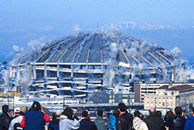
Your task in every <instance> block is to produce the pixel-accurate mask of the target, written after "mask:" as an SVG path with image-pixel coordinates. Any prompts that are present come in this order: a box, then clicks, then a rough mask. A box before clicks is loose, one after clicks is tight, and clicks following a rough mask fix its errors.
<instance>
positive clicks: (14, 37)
mask: <svg viewBox="0 0 194 130" xmlns="http://www.w3.org/2000/svg"><path fill="white" fill-rule="evenodd" d="M193 12H194V1H193V0H0V53H1V54H0V62H2V61H4V60H8V59H9V55H10V54H11V52H12V51H13V50H14V47H15V46H18V47H20V48H24V49H23V50H26V48H27V45H28V43H29V42H31V41H33V40H38V41H41V42H46V41H50V40H54V39H57V38H60V37H64V36H66V35H68V34H71V33H72V32H73V31H74V30H75V29H76V28H79V29H81V30H82V31H96V30H100V29H102V28H112V27H113V28H117V29H120V30H124V31H125V32H126V31H127V32H128V34H129V35H130V36H135V37H137V38H140V39H143V40H148V41H150V42H156V43H157V44H159V45H160V46H162V47H164V48H166V49H168V50H171V49H173V48H174V47H178V48H179V49H180V50H181V51H182V56H183V57H184V58H190V57H194V51H193V50H194V37H193V34H194V15H193ZM21 50H22V49H21ZM193 59H194V58H193Z"/></svg>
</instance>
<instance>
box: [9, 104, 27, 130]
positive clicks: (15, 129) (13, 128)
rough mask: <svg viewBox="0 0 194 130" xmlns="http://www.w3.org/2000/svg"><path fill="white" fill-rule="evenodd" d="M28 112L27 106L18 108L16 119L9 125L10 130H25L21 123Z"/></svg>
mask: <svg viewBox="0 0 194 130" xmlns="http://www.w3.org/2000/svg"><path fill="white" fill-rule="evenodd" d="M26 110H27V107H26V106H22V107H21V108H16V109H15V117H14V119H13V120H12V121H11V123H10V125H9V130H23V128H22V126H21V125H20V123H21V121H22V118H23V116H24V113H25V112H26Z"/></svg>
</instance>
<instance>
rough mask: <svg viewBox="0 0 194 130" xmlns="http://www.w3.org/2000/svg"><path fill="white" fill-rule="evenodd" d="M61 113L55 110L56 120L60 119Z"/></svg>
mask: <svg viewBox="0 0 194 130" xmlns="http://www.w3.org/2000/svg"><path fill="white" fill-rule="evenodd" d="M61 113H62V112H61V111H60V110H57V111H56V113H55V115H56V118H58V117H60V116H61Z"/></svg>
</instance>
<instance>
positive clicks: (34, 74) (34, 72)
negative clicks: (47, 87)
mask: <svg viewBox="0 0 194 130" xmlns="http://www.w3.org/2000/svg"><path fill="white" fill-rule="evenodd" d="M33 80H36V66H35V65H34V64H33Z"/></svg>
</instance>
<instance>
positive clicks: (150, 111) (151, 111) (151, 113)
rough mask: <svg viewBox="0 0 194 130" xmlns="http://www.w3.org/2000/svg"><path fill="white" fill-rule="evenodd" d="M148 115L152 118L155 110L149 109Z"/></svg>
mask: <svg viewBox="0 0 194 130" xmlns="http://www.w3.org/2000/svg"><path fill="white" fill-rule="evenodd" d="M149 114H150V116H153V115H155V114H156V110H155V108H153V107H152V108H150V109H149Z"/></svg>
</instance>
